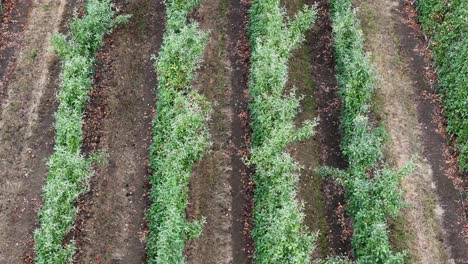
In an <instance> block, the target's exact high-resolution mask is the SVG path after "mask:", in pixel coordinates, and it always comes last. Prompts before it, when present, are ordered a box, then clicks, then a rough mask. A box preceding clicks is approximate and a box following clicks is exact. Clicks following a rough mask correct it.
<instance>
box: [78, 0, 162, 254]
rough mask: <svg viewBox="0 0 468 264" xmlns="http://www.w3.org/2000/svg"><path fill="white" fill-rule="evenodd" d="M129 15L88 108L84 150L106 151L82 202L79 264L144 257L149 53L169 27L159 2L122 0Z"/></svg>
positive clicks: (111, 39)
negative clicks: (166, 24) (102, 163)
mask: <svg viewBox="0 0 468 264" xmlns="http://www.w3.org/2000/svg"><path fill="white" fill-rule="evenodd" d="M117 7H118V10H119V11H121V12H122V13H127V14H132V18H131V19H130V21H129V23H128V24H127V25H124V26H122V27H121V28H118V29H116V30H115V31H114V33H113V34H111V35H110V36H108V37H107V38H106V45H105V47H104V49H103V50H102V51H101V52H99V54H98V66H97V70H96V73H95V84H94V86H93V89H92V90H91V92H90V101H89V103H88V106H87V110H86V113H85V122H84V125H83V129H84V135H85V140H84V145H83V150H84V152H86V153H90V152H92V151H98V152H102V153H103V156H104V157H105V158H106V164H104V165H102V166H97V170H96V173H95V175H94V176H93V178H92V180H91V185H90V186H91V188H90V192H89V193H87V194H86V195H84V196H83V197H81V199H80V201H79V208H80V211H79V216H78V221H77V225H76V229H75V230H73V232H72V233H71V238H73V239H76V241H77V247H78V252H77V255H76V256H75V262H76V263H143V262H144V260H145V258H146V257H145V244H144V238H145V236H146V227H145V226H146V223H145V221H144V213H145V209H146V208H147V206H148V198H147V191H148V187H149V186H148V167H147V159H148V154H149V144H150V131H151V130H150V129H151V120H152V117H153V114H154V113H153V106H154V104H155V95H156V93H155V89H156V75H155V73H154V68H153V61H152V60H151V59H150V56H151V54H155V53H157V51H158V49H159V47H160V45H161V41H162V34H163V32H164V24H163V21H164V13H163V12H164V10H165V8H164V5H163V3H162V1H150V0H138V1H132V2H128V1H120V2H118V3H117Z"/></svg>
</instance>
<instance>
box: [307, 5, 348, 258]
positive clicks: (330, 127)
mask: <svg viewBox="0 0 468 264" xmlns="http://www.w3.org/2000/svg"><path fill="white" fill-rule="evenodd" d="M307 2H308V4H317V19H316V24H315V26H314V28H313V29H312V32H311V33H310V34H309V36H308V38H307V44H308V45H309V47H310V49H311V64H312V72H311V74H312V79H313V82H314V85H315V89H314V98H315V100H316V107H317V110H316V111H317V113H318V118H319V125H318V127H317V135H316V137H318V140H319V143H318V144H319V155H320V165H321V166H330V167H335V168H340V169H345V168H346V166H347V164H346V162H345V160H344V159H343V157H342V155H341V149H340V143H341V137H342V135H341V127H340V126H341V103H340V98H339V95H338V83H337V80H336V77H335V76H336V75H335V74H336V73H335V61H334V55H333V38H332V25H331V17H330V11H329V8H330V6H329V3H328V1H326V0H316V1H307ZM322 192H323V195H324V201H325V206H326V218H327V222H328V225H329V228H330V234H328V241H329V247H330V251H331V252H330V253H331V255H345V256H350V257H351V254H352V253H351V235H352V230H351V223H350V219H349V218H348V217H347V216H346V215H345V212H344V206H346V202H345V199H344V192H343V188H342V187H341V186H339V185H337V184H336V183H335V181H333V180H324V181H323V183H322Z"/></svg>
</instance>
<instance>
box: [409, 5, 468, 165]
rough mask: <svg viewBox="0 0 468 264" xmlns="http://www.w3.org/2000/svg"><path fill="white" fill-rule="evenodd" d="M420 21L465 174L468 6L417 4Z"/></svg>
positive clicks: (467, 115) (467, 106) (467, 158)
mask: <svg viewBox="0 0 468 264" xmlns="http://www.w3.org/2000/svg"><path fill="white" fill-rule="evenodd" d="M417 8H418V11H419V21H420V22H421V24H422V25H423V29H424V30H425V32H426V34H427V35H429V37H430V38H431V41H430V43H431V50H432V51H433V53H432V57H433V59H434V62H435V65H436V66H437V73H438V77H439V86H440V94H441V98H442V102H443V104H444V106H445V110H446V111H445V113H446V115H447V121H448V124H447V130H448V132H449V133H451V134H452V135H453V136H455V137H456V145H457V147H458V150H459V152H460V155H459V159H458V162H459V167H460V169H461V170H463V171H467V170H468V89H467V80H468V66H467V64H466V58H467V57H468V38H467V37H466V35H467V33H468V22H467V19H466V18H467V17H468V2H467V1H464V0H451V1H448V0H437V1H436V0H418V1H417Z"/></svg>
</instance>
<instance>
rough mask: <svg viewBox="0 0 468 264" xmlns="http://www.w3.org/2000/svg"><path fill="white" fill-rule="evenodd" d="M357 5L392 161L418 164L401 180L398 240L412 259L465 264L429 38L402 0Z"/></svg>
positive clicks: (394, 236) (395, 232)
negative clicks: (430, 71) (402, 203)
mask: <svg viewBox="0 0 468 264" xmlns="http://www.w3.org/2000/svg"><path fill="white" fill-rule="evenodd" d="M358 2H359V3H358V6H359V7H360V12H359V15H360V17H361V20H362V21H363V28H364V32H365V36H366V50H367V51H368V52H369V53H370V58H371V63H372V65H373V67H374V68H375V71H376V73H377V76H378V80H377V87H378V90H377V94H376V104H375V105H374V111H375V112H376V113H377V116H378V118H379V119H380V120H381V122H382V123H383V125H384V126H385V128H386V129H387V131H388V133H389V136H390V142H389V143H388V144H387V146H386V150H385V154H386V157H387V161H388V162H389V163H390V164H392V165H394V166H396V167H402V166H404V165H405V164H406V163H407V162H408V161H409V160H412V161H413V163H414V172H413V173H412V174H411V175H409V176H407V177H406V178H405V179H404V180H403V183H402V188H403V191H404V198H405V201H406V202H407V203H408V206H407V207H406V208H405V209H404V210H403V211H402V213H401V216H400V217H398V218H397V219H396V220H395V221H394V222H393V228H392V242H393V243H394V245H395V246H396V248H397V249H399V250H407V251H408V261H409V262H410V263H467V261H468V259H467V257H466V253H467V251H466V244H464V241H463V235H462V232H463V224H462V221H463V220H464V219H463V218H460V217H459V214H458V209H459V208H460V207H459V205H458V202H459V200H460V197H459V196H458V192H457V191H456V189H455V188H454V185H453V184H452V182H451V180H450V179H449V178H450V177H451V176H453V175H450V174H452V173H453V170H452V169H451V167H450V164H451V162H450V160H448V159H447V157H446V156H444V152H446V150H447V145H446V139H444V137H443V136H442V135H441V134H440V132H441V128H443V125H441V124H440V123H438V121H437V120H440V108H439V107H438V106H437V103H436V101H435V100H433V99H434V98H436V95H435V90H434V89H433V88H432V87H431V86H430V84H429V81H428V79H426V75H427V74H426V73H427V70H426V69H428V68H429V67H428V66H429V65H428V63H427V61H425V60H424V53H423V52H421V50H422V49H421V48H422V47H424V45H425V43H424V42H423V38H422V37H421V35H420V32H418V31H417V27H414V25H415V24H414V23H407V22H408V18H407V14H405V12H402V8H403V7H404V5H403V3H404V1H398V0H392V1H384V0H377V1H371V2H362V1H358ZM442 130H443V129H442ZM460 209H461V208H460Z"/></svg>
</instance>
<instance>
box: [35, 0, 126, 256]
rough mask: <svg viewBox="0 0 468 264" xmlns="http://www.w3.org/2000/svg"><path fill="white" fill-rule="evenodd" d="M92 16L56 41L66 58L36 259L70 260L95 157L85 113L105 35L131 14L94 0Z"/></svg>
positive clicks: (89, 8)
mask: <svg viewBox="0 0 468 264" xmlns="http://www.w3.org/2000/svg"><path fill="white" fill-rule="evenodd" d="M85 11H86V12H85V13H86V15H85V16H83V17H82V18H78V17H75V18H74V19H73V21H72V23H71V32H70V37H69V38H67V37H65V36H63V35H56V36H54V38H53V44H54V48H55V50H56V52H57V53H58V54H59V55H60V56H61V58H62V60H63V70H62V83H61V85H60V91H59V94H58V100H59V102H60V104H59V107H58V110H57V113H56V139H55V140H56V142H55V148H54V154H53V155H52V157H51V158H50V159H49V163H48V165H49V175H48V177H47V182H46V186H45V187H44V195H43V199H44V201H43V207H42V209H41V210H40V211H39V214H38V215H39V220H40V224H41V227H40V228H39V229H37V230H36V232H35V236H34V239H35V243H36V244H35V249H36V263H70V262H71V259H72V257H73V254H74V252H75V247H74V245H73V243H71V244H69V245H66V247H64V246H63V245H62V240H63V238H64V236H65V235H66V234H67V233H68V232H69V231H70V229H71V227H72V225H73V222H74V220H75V214H76V209H75V208H74V206H73V203H74V201H75V200H76V198H77V197H78V195H79V194H81V193H82V192H84V191H86V190H87V181H86V180H87V179H88V178H89V177H90V176H91V171H90V169H89V165H90V163H91V162H92V160H91V159H85V158H84V157H83V156H82V155H81V154H80V147H81V142H82V131H81V124H82V123H81V118H82V114H83V111H84V107H85V104H86V100H87V98H88V89H89V87H90V86H91V83H92V73H93V71H94V68H93V63H94V57H95V55H94V54H95V53H96V51H97V50H98V49H99V48H100V47H101V46H102V44H103V38H104V35H105V34H106V33H107V32H109V31H111V30H112V29H113V28H114V26H115V25H116V24H118V23H121V22H124V21H125V20H126V18H127V17H117V18H116V19H113V17H114V12H113V11H112V4H111V1H110V0H89V1H88V3H87V4H86V6H85Z"/></svg>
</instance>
